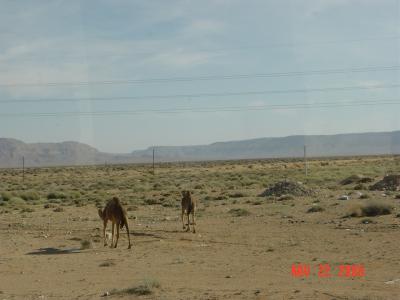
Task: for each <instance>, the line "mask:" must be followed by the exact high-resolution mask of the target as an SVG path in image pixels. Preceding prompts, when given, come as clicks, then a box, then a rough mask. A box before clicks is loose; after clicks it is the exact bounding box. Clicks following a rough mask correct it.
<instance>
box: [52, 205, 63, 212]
mask: <svg viewBox="0 0 400 300" xmlns="http://www.w3.org/2000/svg"><path fill="white" fill-rule="evenodd" d="M53 211H54V212H63V211H64V208H62V207H61V206H59V207H56V208H55V209H54V210H53Z"/></svg>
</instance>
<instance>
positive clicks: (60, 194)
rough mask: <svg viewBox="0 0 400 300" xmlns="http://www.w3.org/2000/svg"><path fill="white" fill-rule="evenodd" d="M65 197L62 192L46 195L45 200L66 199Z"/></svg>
mask: <svg viewBox="0 0 400 300" xmlns="http://www.w3.org/2000/svg"><path fill="white" fill-rule="evenodd" d="M66 198H67V196H66V195H65V194H64V193H62V192H51V193H48V194H47V199H49V200H50V199H66Z"/></svg>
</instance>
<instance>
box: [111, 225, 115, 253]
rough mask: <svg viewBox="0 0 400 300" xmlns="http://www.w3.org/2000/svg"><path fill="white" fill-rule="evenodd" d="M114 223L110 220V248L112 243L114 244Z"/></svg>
mask: <svg viewBox="0 0 400 300" xmlns="http://www.w3.org/2000/svg"><path fill="white" fill-rule="evenodd" d="M114 225H115V223H114V222H112V230H111V246H110V248H112V247H113V245H114Z"/></svg>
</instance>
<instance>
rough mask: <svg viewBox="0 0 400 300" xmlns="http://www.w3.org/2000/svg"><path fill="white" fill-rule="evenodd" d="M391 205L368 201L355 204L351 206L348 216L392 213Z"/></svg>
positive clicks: (373, 215) (372, 215)
mask: <svg viewBox="0 0 400 300" xmlns="http://www.w3.org/2000/svg"><path fill="white" fill-rule="evenodd" d="M392 209H393V207H392V206H391V205H389V204H387V203H380V202H376V201H374V202H372V201H371V202H368V203H363V204H359V205H355V206H353V207H352V208H351V210H350V213H349V214H348V216H350V217H375V216H380V215H388V214H391V213H392Z"/></svg>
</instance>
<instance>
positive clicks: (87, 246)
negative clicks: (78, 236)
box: [81, 240, 93, 250]
mask: <svg viewBox="0 0 400 300" xmlns="http://www.w3.org/2000/svg"><path fill="white" fill-rule="evenodd" d="M92 248H93V245H92V241H90V240H82V241H81V250H85V249H92Z"/></svg>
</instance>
